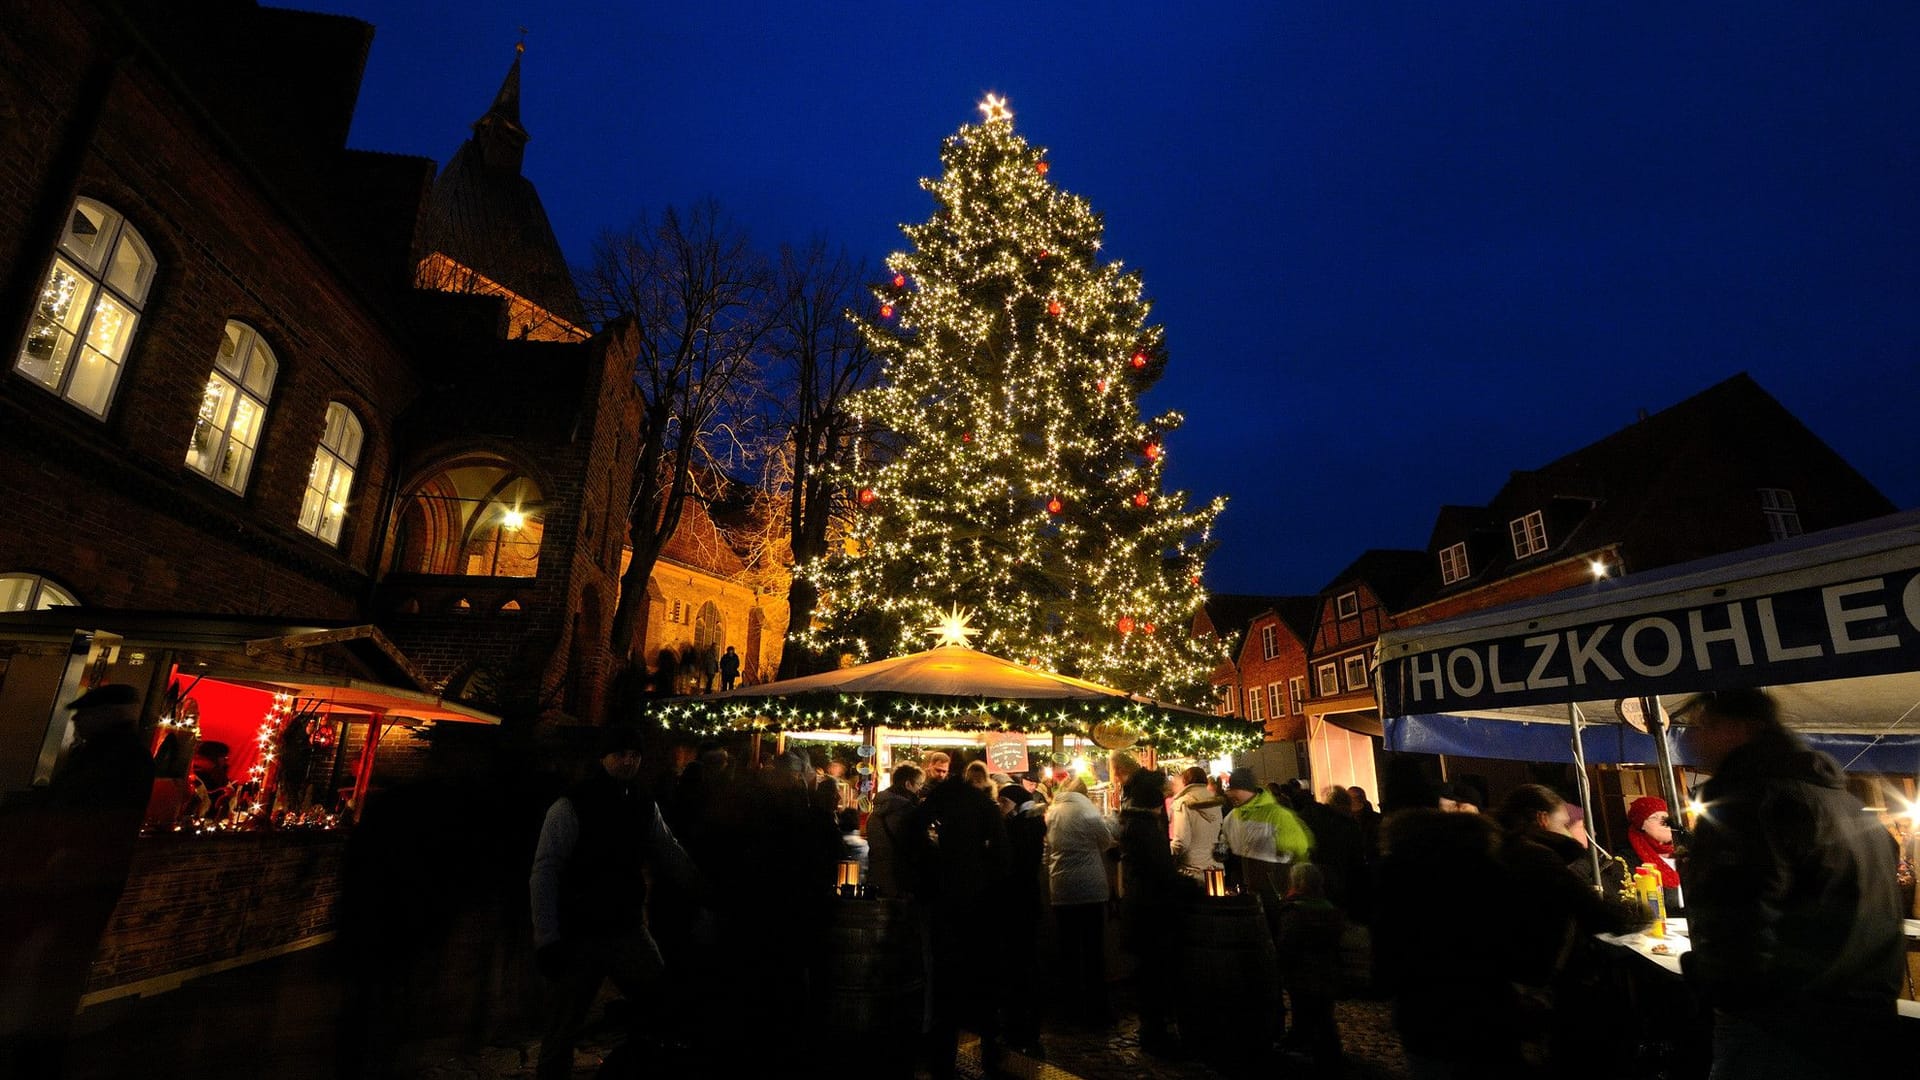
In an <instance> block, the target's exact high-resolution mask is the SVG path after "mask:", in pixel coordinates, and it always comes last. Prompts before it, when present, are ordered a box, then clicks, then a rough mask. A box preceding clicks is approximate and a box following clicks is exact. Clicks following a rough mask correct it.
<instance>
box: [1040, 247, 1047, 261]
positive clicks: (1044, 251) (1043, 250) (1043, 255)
mask: <svg viewBox="0 0 1920 1080" xmlns="http://www.w3.org/2000/svg"><path fill="white" fill-rule="evenodd" d="M1040 257H1041V258H1043V259H1044V258H1046V257H1047V249H1046V248H1041V249H1040Z"/></svg>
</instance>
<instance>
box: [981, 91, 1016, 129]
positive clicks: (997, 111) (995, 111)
mask: <svg viewBox="0 0 1920 1080" xmlns="http://www.w3.org/2000/svg"><path fill="white" fill-rule="evenodd" d="M980 111H981V112H982V113H985V114H986V117H987V123H989V124H991V123H993V122H994V121H996V120H1006V121H1011V120H1012V119H1013V110H1012V109H1009V108H1007V99H1006V98H1003V97H1000V96H998V95H996V94H988V95H987V99H986V100H985V101H982V102H981V103H980Z"/></svg>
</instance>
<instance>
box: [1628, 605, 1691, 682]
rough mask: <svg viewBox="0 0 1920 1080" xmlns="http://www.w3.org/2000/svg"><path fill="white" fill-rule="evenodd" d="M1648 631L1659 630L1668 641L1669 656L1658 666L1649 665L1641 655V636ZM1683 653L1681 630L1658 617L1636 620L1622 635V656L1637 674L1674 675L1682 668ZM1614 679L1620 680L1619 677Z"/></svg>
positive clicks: (1670, 621)
mask: <svg viewBox="0 0 1920 1080" xmlns="http://www.w3.org/2000/svg"><path fill="white" fill-rule="evenodd" d="M1647 630H1658V631H1659V632H1660V636H1661V637H1663V638H1666V639H1667V655H1666V656H1665V658H1663V659H1662V660H1661V661H1660V662H1659V663H1657V664H1653V663H1648V662H1647V660H1646V658H1645V657H1643V656H1641V655H1640V645H1639V642H1640V636H1641V633H1642V632H1643V631H1647ZM1681 651H1682V650H1681V648H1680V628H1679V627H1677V626H1675V625H1673V622H1672V620H1670V619H1663V618H1661V617H1660V616H1658V615H1649V616H1647V617H1646V618H1644V619H1635V620H1634V621H1633V622H1631V623H1629V624H1627V629H1626V631H1625V632H1624V633H1622V634H1621V635H1620V654H1621V656H1623V657H1624V658H1625V659H1626V661H1627V666H1628V667H1630V668H1632V669H1633V670H1634V672H1635V673H1636V674H1640V675H1645V676H1647V677H1649V678H1659V677H1660V676H1662V675H1671V674H1673V671H1674V669H1675V668H1677V667H1679V666H1680V657H1681ZM1614 677H1615V678H1619V676H1618V675H1616V676H1614Z"/></svg>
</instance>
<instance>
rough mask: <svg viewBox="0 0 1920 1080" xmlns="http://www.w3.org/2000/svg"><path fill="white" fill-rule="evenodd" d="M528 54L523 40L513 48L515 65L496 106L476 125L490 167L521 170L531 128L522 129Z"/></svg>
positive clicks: (475, 132) (477, 139)
mask: <svg viewBox="0 0 1920 1080" xmlns="http://www.w3.org/2000/svg"><path fill="white" fill-rule="evenodd" d="M526 51H527V43H526V42H525V41H522V42H520V43H518V44H516V45H515V46H514V47H513V66H512V67H510V68H508V69H507V77H506V78H505V79H503V80H502V81H501V83H500V92H499V93H497V94H495V95H494V96H493V105H492V106H491V107H489V108H488V109H487V111H486V113H485V114H483V115H482V116H481V117H480V119H478V120H475V121H474V122H473V141H474V142H476V143H478V144H479V146H480V155H481V157H482V159H484V160H485V161H486V163H487V166H488V167H489V168H494V169H505V170H508V171H511V172H515V173H517V172H519V171H520V163H521V160H522V159H523V158H524V156H525V155H526V150H527V138H528V136H527V129H526V128H524V127H521V126H520V57H521V56H522V55H523V54H524V53H525V52H526Z"/></svg>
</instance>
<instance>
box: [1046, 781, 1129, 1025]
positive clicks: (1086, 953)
mask: <svg viewBox="0 0 1920 1080" xmlns="http://www.w3.org/2000/svg"><path fill="white" fill-rule="evenodd" d="M1112 846H1113V834H1112V833H1111V832H1110V831H1108V829H1107V822H1106V819H1105V818H1104V817H1102V816H1101V814H1100V810H1099V808H1098V807H1096V806H1094V805H1093V800H1092V799H1089V798H1088V797H1087V785H1086V781H1084V780H1080V779H1075V780H1074V781H1073V783H1072V784H1071V785H1070V786H1068V787H1063V788H1061V789H1060V790H1059V792H1057V793H1056V794H1055V796H1054V800H1053V805H1052V806H1051V807H1049V808H1048V809H1047V884H1048V887H1049V889H1050V890H1051V894H1052V895H1051V900H1052V904H1053V917H1054V922H1055V923H1056V925H1057V928H1058V936H1059V945H1060V967H1061V971H1062V973H1063V974H1064V975H1065V977H1066V982H1067V987H1066V988H1067V993H1066V994H1065V995H1064V998H1065V1000H1066V1001H1067V1002H1068V1003H1069V1006H1068V1007H1069V1008H1070V1009H1073V1010H1075V1011H1077V1012H1078V1013H1079V1014H1080V1015H1078V1016H1077V1017H1070V1019H1077V1020H1079V1021H1081V1022H1083V1023H1088V1024H1092V1025H1094V1026H1102V1025H1105V1024H1107V1023H1109V1022H1111V1020H1112V1015H1111V1013H1110V1011H1109V1009H1108V1007H1107V944H1106V934H1107V901H1108V899H1110V898H1111V895H1112V888H1111V887H1110V886H1109V885H1108V883H1107V849H1108V848H1110V847H1112Z"/></svg>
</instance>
